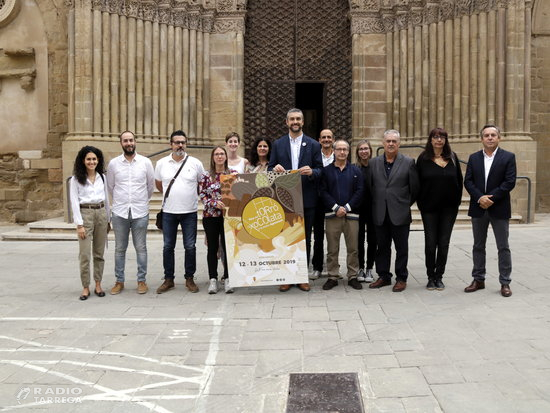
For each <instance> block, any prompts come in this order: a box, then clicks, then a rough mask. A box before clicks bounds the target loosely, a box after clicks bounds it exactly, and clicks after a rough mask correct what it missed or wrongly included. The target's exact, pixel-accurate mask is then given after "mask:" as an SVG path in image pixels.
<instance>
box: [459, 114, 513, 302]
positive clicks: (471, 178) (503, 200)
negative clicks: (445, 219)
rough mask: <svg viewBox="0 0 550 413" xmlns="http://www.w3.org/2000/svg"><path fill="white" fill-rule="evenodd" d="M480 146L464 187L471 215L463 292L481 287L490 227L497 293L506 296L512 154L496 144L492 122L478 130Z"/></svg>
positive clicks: (509, 272) (497, 135)
mask: <svg viewBox="0 0 550 413" xmlns="http://www.w3.org/2000/svg"><path fill="white" fill-rule="evenodd" d="M480 137H481V144H482V145H483V149H482V150H480V151H478V152H475V153H473V154H472V155H470V158H469V159H468V165H467V167H466V174H465V175H464V187H465V188H466V190H467V191H468V193H469V194H470V207H469V209H468V215H469V216H471V217H472V233H473V236H474V246H473V248H472V260H473V263H474V266H473V269H472V278H473V280H472V283H471V284H470V285H469V286H468V287H466V288H465V289H464V292H467V293H473V292H475V291H477V290H483V289H484V288H485V276H486V267H485V262H486V256H485V254H486V252H485V246H486V241H487V231H488V229H489V224H491V227H492V228H493V233H494V235H495V241H496V244H497V250H498V272H499V282H500V286H501V287H500V293H501V295H502V296H503V297H510V296H511V295H512V290H511V289H510V282H511V281H512V279H511V275H512V255H511V253H510V245H509V243H508V235H509V221H510V217H511V215H512V206H511V202H510V192H511V191H512V189H514V187H515V185H516V173H517V172H516V156H515V155H514V154H513V153H512V152H508V151H505V150H504V149H502V148H500V147H499V143H500V138H501V133H500V129H499V128H498V127H497V126H495V125H485V126H484V127H483V129H481V132H480Z"/></svg>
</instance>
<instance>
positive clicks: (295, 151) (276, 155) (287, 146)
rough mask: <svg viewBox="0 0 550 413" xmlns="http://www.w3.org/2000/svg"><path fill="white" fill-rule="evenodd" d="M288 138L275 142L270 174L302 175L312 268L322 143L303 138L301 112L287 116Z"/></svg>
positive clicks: (293, 111) (302, 286) (285, 288)
mask: <svg viewBox="0 0 550 413" xmlns="http://www.w3.org/2000/svg"><path fill="white" fill-rule="evenodd" d="M286 124H287V126H288V134H287V135H284V136H281V137H280V138H279V139H277V140H276V141H275V142H273V145H272V148H271V154H270V158H269V168H268V169H269V170H270V171H271V170H273V171H275V172H284V171H286V170H292V169H297V170H298V171H299V173H300V175H302V196H303V200H304V225H305V231H306V253H307V264H308V266H309V255H310V254H309V252H310V247H311V229H312V227H313V221H314V219H315V207H316V205H317V186H316V180H317V179H319V176H320V175H321V171H322V169H323V161H322V159H321V145H320V144H319V142H317V141H315V140H314V139H312V138H310V137H309V136H306V135H304V133H303V131H302V127H303V126H304V114H303V113H302V111H301V110H300V109H296V108H294V109H290V110H289V111H288V113H287V115H286ZM290 287H291V285H289V284H285V285H281V286H280V287H279V290H280V291H288V290H289V289H290ZM298 288H300V289H301V290H303V291H309V284H308V283H303V284H298Z"/></svg>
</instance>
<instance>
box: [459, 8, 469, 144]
mask: <svg viewBox="0 0 550 413" xmlns="http://www.w3.org/2000/svg"><path fill="white" fill-rule="evenodd" d="M461 25H462V31H461V52H462V53H461V56H460V61H461V65H460V66H461V77H460V93H461V97H460V108H461V110H460V134H461V135H466V136H467V135H468V132H469V131H470V18H469V16H463V17H462V19H461Z"/></svg>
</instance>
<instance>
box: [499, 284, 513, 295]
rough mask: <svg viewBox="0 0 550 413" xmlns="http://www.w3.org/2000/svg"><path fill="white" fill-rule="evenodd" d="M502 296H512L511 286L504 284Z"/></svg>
mask: <svg viewBox="0 0 550 413" xmlns="http://www.w3.org/2000/svg"><path fill="white" fill-rule="evenodd" d="M500 294H502V296H503V297H510V296H511V295H512V290H510V286H509V285H508V284H502V287H500Z"/></svg>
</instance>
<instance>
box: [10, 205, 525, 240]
mask: <svg viewBox="0 0 550 413" xmlns="http://www.w3.org/2000/svg"><path fill="white" fill-rule="evenodd" d="M201 216H202V214H199V221H201V219H200V217H201ZM412 217H413V222H412V224H411V231H423V230H424V227H423V225H422V220H421V217H420V214H419V213H414V212H413V214H412ZM521 219H522V218H521V216H520V215H513V216H512V218H511V220H510V223H511V224H520V223H521ZM470 227H471V223H470V217H468V216H467V215H466V214H462V213H459V214H458V216H457V220H456V223H455V226H454V228H455V229H461V228H470ZM197 229H198V232H199V237H200V236H203V229H202V225H201V222H199V223H198V225H197ZM148 237H154V238H162V232H161V231H160V230H159V229H158V228H157V227H156V226H155V225H154V222H153V223H150V224H149V226H148ZM1 238H2V240H4V241H76V240H77V238H76V233H75V227H74V224H72V223H67V222H65V221H63V217H58V218H51V219H46V220H43V221H37V222H31V223H29V224H27V225H26V226H21V227H18V228H17V229H11V230H10V231H7V232H4V233H2V234H1ZM108 239H109V240H111V241H114V233H113V231H111V232H110V234H109V236H108Z"/></svg>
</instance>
